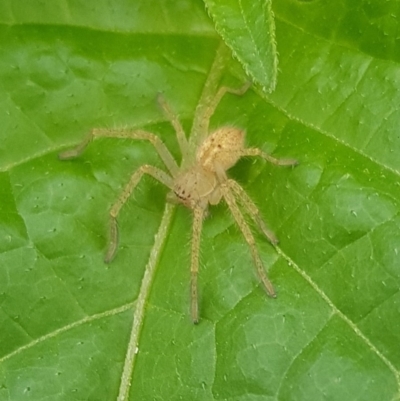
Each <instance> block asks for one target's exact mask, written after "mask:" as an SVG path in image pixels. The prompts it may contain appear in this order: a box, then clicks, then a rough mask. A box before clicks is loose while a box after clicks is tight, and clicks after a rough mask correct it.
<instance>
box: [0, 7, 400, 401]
mask: <svg viewBox="0 0 400 401" xmlns="http://www.w3.org/2000/svg"><path fill="white" fill-rule="evenodd" d="M273 11H274V14H275V17H276V20H275V22H276V42H277V49H278V53H279V65H280V72H279V74H278V83H277V87H276V91H275V92H273V93H272V94H268V95H266V94H265V92H264V91H262V90H261V89H260V88H258V87H253V88H252V89H251V90H249V91H248V92H247V93H246V94H245V95H243V96H241V97H237V96H234V95H227V96H226V97H225V98H224V99H223V100H222V102H221V104H220V106H219V107H218V109H217V111H216V113H215V115H214V117H213V119H212V121H211V125H212V128H216V127H218V126H221V125H227V124H233V125H237V126H240V127H243V128H245V129H246V131H247V143H248V145H249V146H259V147H261V148H262V149H263V150H264V151H267V152H269V153H271V154H273V155H274V156H276V157H294V158H297V159H298V160H299V162H300V163H299V166H297V167H296V168H295V169H292V168H283V167H277V166H273V165H270V164H268V163H266V162H264V161H262V160H250V159H245V160H241V161H240V162H239V163H238V164H237V165H236V166H235V167H234V168H233V169H232V170H231V171H230V175H231V176H232V177H234V178H235V179H237V180H238V181H239V182H240V183H241V184H242V185H243V186H244V188H245V189H246V191H247V192H248V194H249V195H250V196H251V197H252V199H253V200H254V201H255V203H256V204H257V205H258V207H259V209H260V211H261V213H262V215H263V216H264V218H265V220H266V221H267V222H268V225H269V227H271V229H273V230H274V232H275V233H276V234H277V236H278V238H279V239H280V244H279V247H278V248H277V249H274V248H273V247H272V246H271V245H270V244H268V243H267V241H266V240H265V238H263V237H262V235H260V234H259V233H258V232H257V230H256V227H253V228H254V230H253V232H254V233H255V238H256V242H257V247H258V249H259V250H260V254H261V257H262V259H263V261H264V263H265V266H266V268H267V269H268V272H269V276H270V278H271V280H272V281H273V283H274V285H275V287H276V289H277V292H278V297H277V299H275V300H271V299H269V298H267V297H266V295H265V293H264V291H263V290H262V288H261V285H260V284H259V281H258V278H257V275H256V273H255V269H254V266H253V264H252V260H251V256H250V252H249V249H248V247H247V245H246V243H245V242H244V240H243V238H242V236H241V233H240V231H239V230H238V229H237V227H236V226H235V224H234V222H233V219H232V217H231V215H230V214H229V213H228V211H227V210H226V207H225V205H223V204H222V203H221V204H220V205H218V206H216V207H214V208H212V209H211V212H210V215H209V217H208V218H207V220H206V221H205V223H204V230H203V237H202V252H201V269H200V276H199V285H200V311H201V312H200V313H201V318H202V320H201V322H200V324H199V325H198V326H193V325H192V323H191V321H190V315H189V303H190V295H189V281H190V272H189V263H190V230H191V215H190V213H189V211H188V210H186V209H184V208H182V207H178V208H176V209H175V210H173V211H171V212H167V213H166V212H165V197H166V194H167V189H166V188H165V187H163V186H162V185H160V184H158V183H157V182H154V181H153V180H152V179H151V178H144V179H143V180H142V182H141V183H140V185H139V186H138V188H137V190H136V191H135V193H134V195H133V196H132V197H131V199H130V200H129V202H127V204H126V205H125V207H124V208H123V210H122V212H121V214H120V216H119V218H118V221H119V228H120V248H119V251H118V253H117V256H116V258H115V260H114V261H113V263H112V264H110V265H106V264H104V262H103V257H104V251H105V249H106V246H107V240H108V224H109V219H108V211H109V208H110V207H111V205H112V204H113V203H114V202H115V200H116V198H117V197H118V195H119V194H120V192H121V190H122V188H123V187H124V185H125V184H126V182H127V181H128V179H129V177H130V174H131V173H132V172H133V171H134V170H135V169H136V168H137V167H139V166H140V165H142V164H144V163H149V164H154V165H156V166H159V167H163V166H162V163H161V162H160V160H159V159H158V157H157V155H156V153H155V152H154V149H153V148H152V147H151V145H150V144H149V143H145V142H140V141H134V142H133V141H128V140H114V139H99V140H96V141H94V142H93V144H91V145H90V146H89V147H88V148H87V150H86V151H85V152H84V154H82V155H81V156H80V157H79V158H77V159H75V160H71V161H59V160H58V159H57V154H58V153H59V152H60V151H62V150H64V149H66V148H68V147H71V146H73V145H75V144H77V143H79V142H80V141H81V140H83V138H84V137H85V135H86V134H87V132H88V131H89V130H90V129H91V128H92V127H110V128H115V127H132V128H136V127H145V128H146V129H147V130H151V131H153V132H155V133H157V134H158V135H159V136H160V137H161V138H162V139H163V141H164V142H165V144H166V145H167V146H168V148H169V149H171V152H172V153H173V155H174V156H175V157H176V158H177V159H178V160H179V157H180V155H179V149H178V146H177V143H176V138H175V134H174V131H173V129H172V127H171V126H170V124H169V123H168V121H166V119H165V117H164V116H163V114H162V112H161V111H160V110H159V108H158V107H157V104H156V101H155V98H156V96H157V94H158V93H160V92H161V93H163V94H164V97H165V98H166V99H167V100H168V102H169V103H170V105H171V108H173V109H174V110H176V112H177V113H178V115H179V117H180V119H181V121H182V123H183V126H184V128H185V130H186V131H187V132H189V131H190V126H191V123H192V121H193V118H194V114H195V110H196V106H197V103H198V101H199V99H200V96H201V93H202V91H203V88H204V85H205V82H206V80H207V78H208V76H209V74H210V71H211V66H212V64H213V61H214V58H215V55H216V52H217V49H218V47H219V41H220V39H219V36H218V35H217V33H216V32H215V31H214V28H213V25H212V23H211V21H210V19H209V18H208V16H207V13H206V11H205V10H204V5H203V3H202V2H200V1H187V0H180V1H164V2H159V1H128V0H126V1H120V2H113V3H112V4H111V3H109V2H107V1H96V2H85V3H82V2H74V1H71V2H68V3H65V2H59V1H53V2H47V3H46V4H45V5H44V4H43V3H42V2H40V1H31V2H28V3H27V2H23V1H22V0H21V1H13V2H10V1H3V2H2V4H1V5H0V44H1V45H0V93H1V96H0V103H1V107H0V127H1V129H0V189H1V201H0V202H1V203H0V205H1V207H0V305H1V309H0V400H11V401H16V400H18V401H20V400H25V399H27V400H28V399H29V400H41V401H42V400H46V399H48V400H68V401H71V400H105V399H106V400H110V399H117V398H118V394H121V387H123V386H125V390H126V391H127V392H128V399H129V400H153V399H156V400H179V399H186V400H227V399H229V400H240V401H249V400H252V401H253V400H257V401H260V400H262V401H264V400H313V399H330V400H354V399H360V400H373V401H376V400H377V399H379V400H384V401H386V400H388V401H389V400H395V399H398V398H399V396H400V395H399V394H400V392H399V388H400V375H399V369H400V350H399V347H398V344H399V342H400V338H399V337H400V328H399V325H400V323H399V322H400V299H399V284H400V270H399V267H398V250H399V249H400V234H399V223H400V220H399V209H400V206H399V200H400V191H399V170H400V167H399V163H400V162H399V160H400V158H399V155H400V135H399V134H398V127H399V122H400V121H399V120H400V113H399V111H398V104H399V101H398V98H399V96H400V91H399V89H398V88H399V87H400V85H399V82H398V81H399V77H400V74H399V67H398V58H399V56H398V55H399V54H400V52H399V48H398V47H399V45H398V43H397V41H396V37H397V36H396V35H397V33H396V32H397V31H398V23H397V19H395V18H393V15H397V14H398V6H397V3H396V2H395V1H388V2H385V3H384V4H383V3H382V2H380V1H368V2H367V1H365V2H359V3H357V5H352V4H350V3H349V2H346V1H344V0H343V1H338V2H321V1H319V2H317V1H310V2H295V1H293V0H282V1H279V2H278V1H276V2H274V3H273ZM360 32H363V33H364V34H362V35H361V34H360ZM259 61H260V60H259ZM255 64H256V63H255ZM245 79H246V78H245V77H244V74H243V72H242V71H241V67H240V65H239V64H238V63H237V62H235V61H233V60H232V61H230V60H228V68H227V71H226V72H225V74H224V76H223V78H222V84H226V85H230V86H233V87H238V86H240V85H241V83H242V82H243V81H244V80H245ZM162 222H166V223H165V226H164V229H165V231H162V230H161V232H160V231H159V230H160V224H161V225H162V224H164V223H162ZM157 233H158V236H157V237H156V235H157ZM155 237H156V240H155ZM157 238H158V239H159V240H160V241H161V242H160V246H159V248H158V252H157V255H156V256H154V243H155V241H156V243H157ZM152 255H153V256H152ZM149 263H153V265H154V271H155V276H154V278H153V280H150V281H148V282H147V290H148V294H149V298H148V299H147V300H145V303H144V308H143V311H142V312H141V313H140V318H141V319H143V326H142V327H141V328H139V330H138V331H137V334H138V343H137V348H132V346H131V344H132V342H131V339H132V333H134V334H135V332H134V331H135V330H137V329H135V326H134V323H135V322H134V321H133V316H134V313H136V312H137V311H138V310H139V309H138V308H139V306H140V302H139V301H140V300H141V294H142V293H143V292H142V290H143V286H142V290H141V283H142V279H143V277H146V273H145V267H146V265H148V264H149ZM137 317H138V315H136V318H137ZM128 355H134V370H133V373H132V374H128V375H127V377H125V376H124V372H125V373H126V365H127V364H126V361H127V358H128ZM128 365H129V364H128ZM121 383H122V384H121ZM129 384H130V387H129ZM120 399H121V398H120Z"/></svg>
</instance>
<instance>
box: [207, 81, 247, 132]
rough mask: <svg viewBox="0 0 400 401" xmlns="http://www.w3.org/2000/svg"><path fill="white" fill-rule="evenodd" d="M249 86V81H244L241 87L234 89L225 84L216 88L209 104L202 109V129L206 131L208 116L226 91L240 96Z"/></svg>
mask: <svg viewBox="0 0 400 401" xmlns="http://www.w3.org/2000/svg"><path fill="white" fill-rule="evenodd" d="M250 86H251V82H246V83H245V84H244V85H243V86H242V87H241V88H238V89H234V88H229V87H227V86H221V87H220V88H219V89H218V92H217V93H216V95H215V97H214V99H212V101H211V103H210V105H209V106H208V107H207V108H206V110H205V111H204V116H203V122H204V129H205V130H206V131H207V132H208V128H209V124H210V118H211V116H212V115H213V114H214V112H215V110H216V108H217V107H218V105H219V103H220V101H221V99H222V98H223V97H224V96H225V94H226V93H232V94H233V95H238V96H242V95H243V94H244V93H246V91H247V89H249V88H250Z"/></svg>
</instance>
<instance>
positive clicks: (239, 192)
mask: <svg viewBox="0 0 400 401" xmlns="http://www.w3.org/2000/svg"><path fill="white" fill-rule="evenodd" d="M226 185H227V186H228V187H229V188H230V189H231V190H232V191H233V193H234V194H235V195H236V196H237V198H238V199H239V201H240V203H241V204H242V205H243V207H244V208H245V210H246V211H247V213H248V214H249V216H250V217H251V218H252V219H253V221H254V222H255V223H256V224H257V225H258V227H259V228H260V230H261V231H262V232H263V234H264V235H265V236H266V237H267V238H268V239H269V241H270V242H271V243H272V244H273V245H276V244H277V243H278V239H277V238H276V236H275V234H274V233H273V232H272V231H271V230H270V229H269V228H268V227H267V225H266V224H265V222H264V220H263V219H262V217H261V215H260V211H259V210H258V208H257V206H256V205H255V203H254V202H253V201H252V200H251V198H250V197H249V195H247V193H246V191H245V190H244V189H243V188H242V187H241V186H240V185H239V184H238V183H237V182H236V181H235V180H232V179H228V180H227V181H226Z"/></svg>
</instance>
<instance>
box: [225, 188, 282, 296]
mask: <svg viewBox="0 0 400 401" xmlns="http://www.w3.org/2000/svg"><path fill="white" fill-rule="evenodd" d="M221 190H222V194H223V197H224V199H225V201H226V203H227V205H228V207H229V209H230V211H231V212H232V215H233V217H234V219H235V220H236V223H237V225H238V226H239V228H240V230H241V231H242V234H243V236H244V238H245V240H246V242H247V244H248V245H249V247H250V251H251V254H252V256H253V260H254V264H255V265H256V268H257V272H258V275H259V277H260V279H261V281H262V283H263V285H264V287H265V289H266V291H267V293H268V295H269V296H270V297H272V298H276V293H275V289H274V287H273V285H272V283H271V281H270V280H269V278H268V276H267V273H266V272H265V270H264V265H263V263H262V260H261V258H260V255H259V253H258V251H257V248H256V242H255V240H254V236H253V234H252V232H251V230H250V228H249V226H248V224H247V223H246V220H245V219H244V217H243V215H242V213H241V211H240V210H239V207H238V205H237V203H236V200H235V197H234V195H233V193H232V192H231V190H230V188H229V186H228V185H227V183H226V182H224V183H223V184H221Z"/></svg>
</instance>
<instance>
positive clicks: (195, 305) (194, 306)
mask: <svg viewBox="0 0 400 401" xmlns="http://www.w3.org/2000/svg"><path fill="white" fill-rule="evenodd" d="M204 212H205V210H204V208H202V207H200V206H195V208H194V209H193V228H192V255H191V261H190V277H191V279H190V296H191V307H190V311H191V316H192V321H193V323H194V324H197V323H199V301H198V291H197V275H198V272H199V248H200V237H201V229H202V227H203V219H204Z"/></svg>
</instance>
